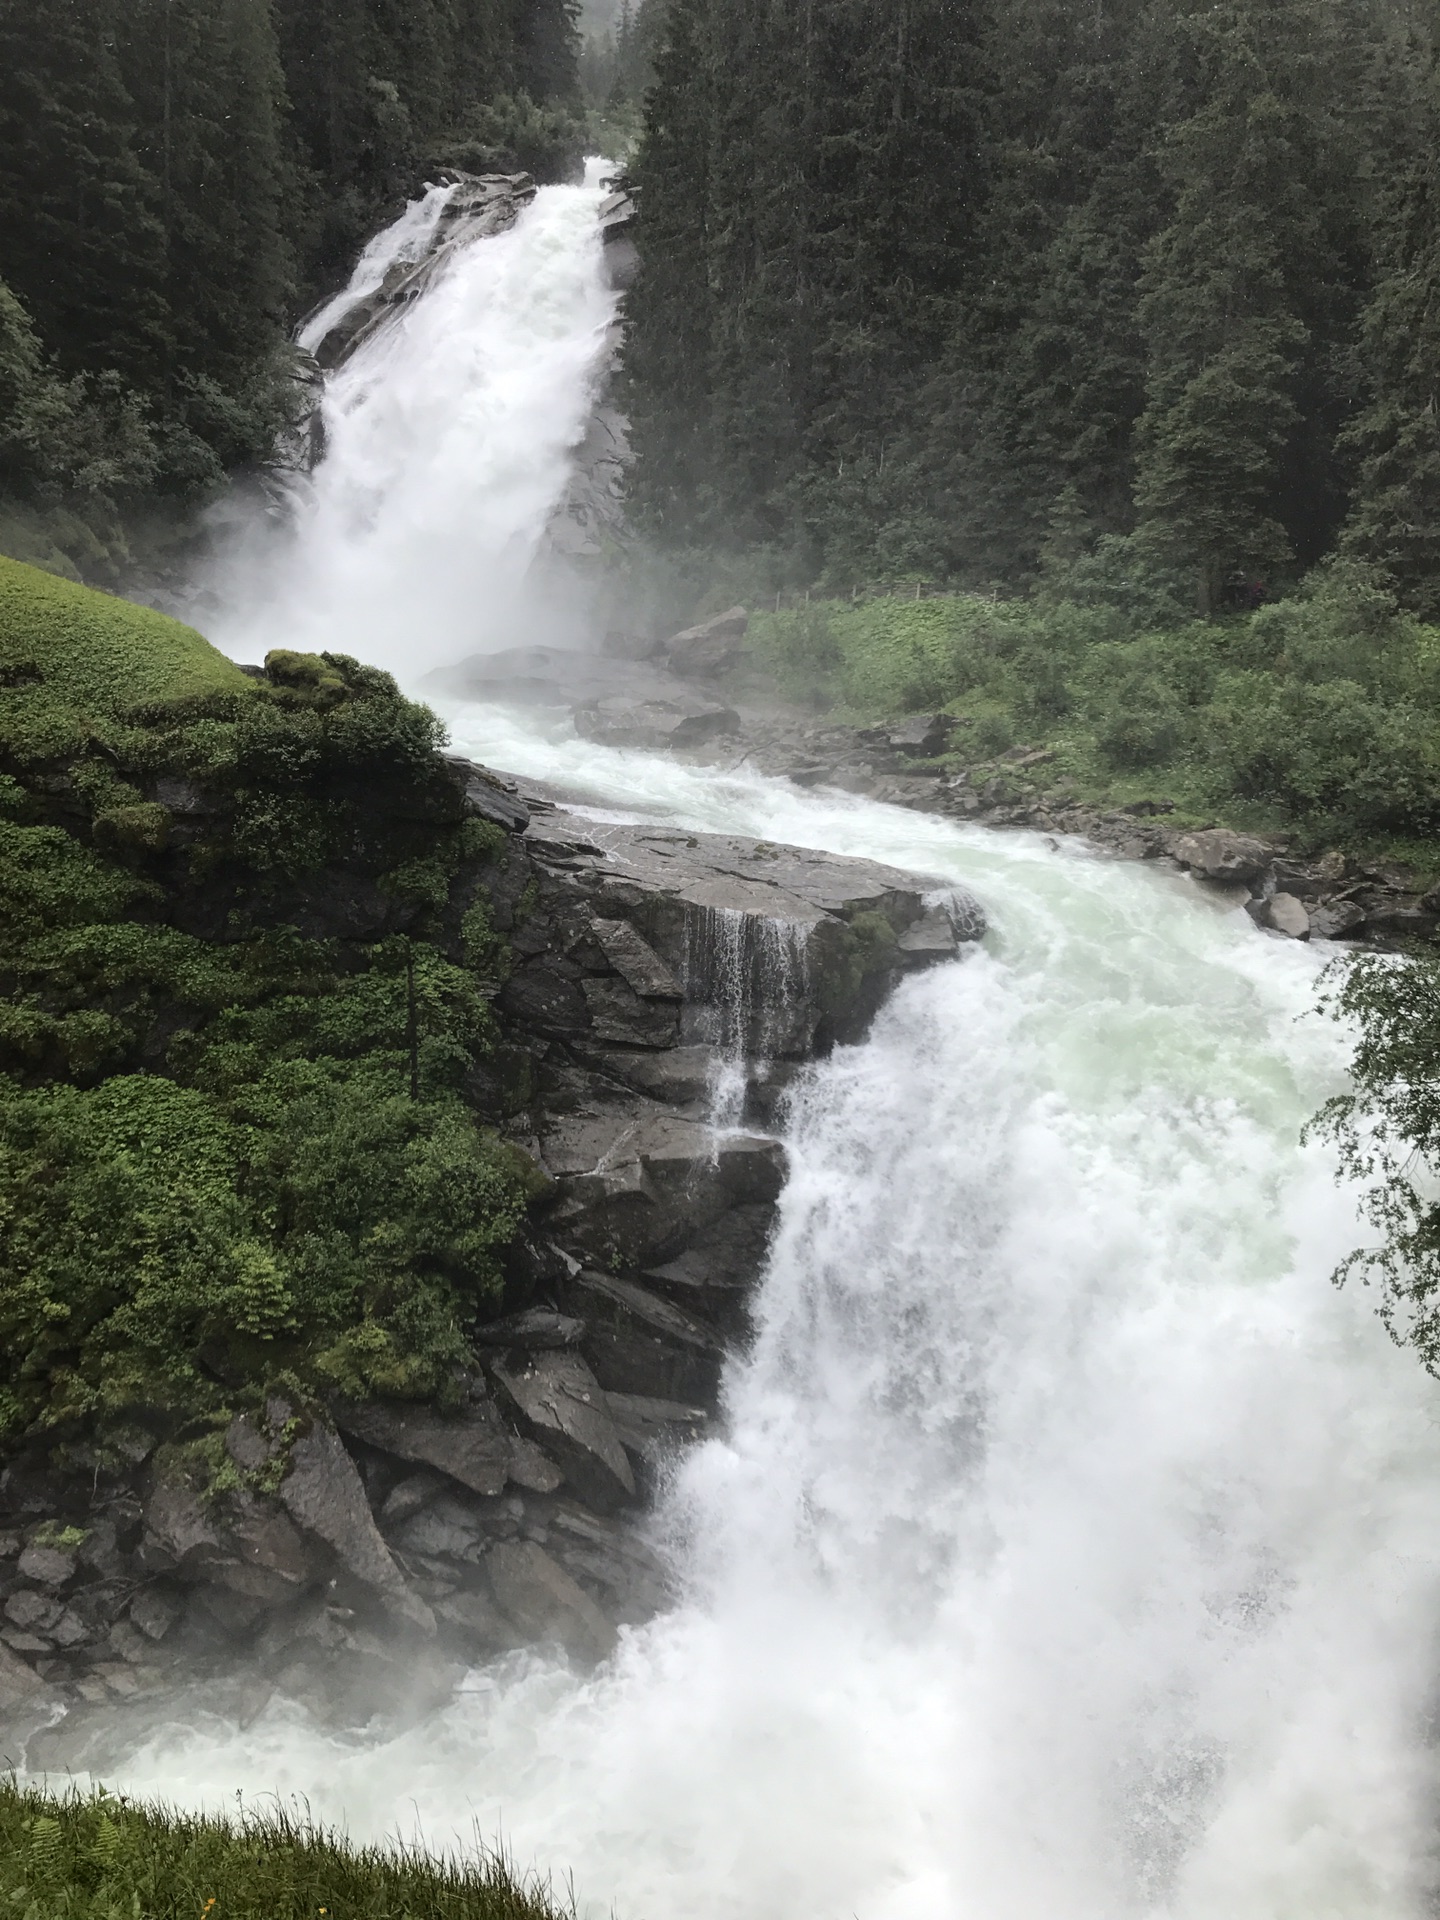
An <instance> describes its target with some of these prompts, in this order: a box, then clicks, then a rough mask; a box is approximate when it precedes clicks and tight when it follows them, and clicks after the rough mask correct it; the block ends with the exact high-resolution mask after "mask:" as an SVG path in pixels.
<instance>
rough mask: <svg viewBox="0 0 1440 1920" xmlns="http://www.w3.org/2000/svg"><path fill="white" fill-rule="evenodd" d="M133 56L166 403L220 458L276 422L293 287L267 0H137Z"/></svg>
mask: <svg viewBox="0 0 1440 1920" xmlns="http://www.w3.org/2000/svg"><path fill="white" fill-rule="evenodd" d="M123 57H124V64H125V70H126V76H127V79H128V82H129V88H130V92H131V95H132V97H133V98H134V100H135V103H136V109H137V113H138V116H139V119H140V123H141V130H140V135H139V146H140V151H141V155H142V157H143V159H144V160H145V161H146V162H147V163H148V166H149V168H150V171H151V172H152V174H153V175H154V176H155V177H156V178H157V179H158V181H159V183H160V197H159V209H158V211H159V216H160V220H161V225H162V228H163V230H164V237H165V256H166V292H167V295H168V300H169V306H170V316H171V319H170V327H171V335H172V338H173V340H174V342H175V347H174V353H173V356H172V359H171V363H170V366H169V368H168V370H167V373H168V378H167V384H166V389H165V399H166V403H167V408H168V409H169V410H170V411H171V412H172V413H173V414H174V415H175V416H176V417H177V418H178V419H180V420H182V421H183V422H184V423H185V425H186V427H187V428H188V430H189V431H190V432H191V433H192V434H193V435H194V436H195V437H196V438H197V439H198V440H199V441H200V442H202V443H203V444H204V445H205V446H207V447H208V448H209V449H210V450H211V453H212V455H213V457H214V460H215V463H216V465H217V467H218V468H223V467H224V466H228V465H233V464H234V463H235V462H237V461H239V460H242V459H246V458H252V457H255V456H256V455H258V454H260V453H261V452H262V451H263V449H264V447H265V445H266V444H267V443H268V441H269V440H270V438H271V437H272V435H273V431H274V418H273V408H272V407H271V406H269V405H267V404H266V402H267V400H268V398H269V378H268V376H269V370H270V366H271V362H272V359H273V355H274V351H275V346H276V342H277V340H278V338H279V337H280V332H281V329H282V327H283V324H284V318H285V309H286V302H287V298H288V295H289V291H290V248H289V244H288V240H287V237H286V235H285V232H284V218H285V195H286V193H287V190H288V189H289V187H290V184H291V183H290V180H289V177H288V171H287V167H286V163H285V160H284V156H283V147H282V141H283V116H284V113H285V109H286V101H285V93H284V81H283V76H282V74H281V71H280V61H279V54H278V49H277V46H276V41H275V34H274V27H273V23H272V20H271V16H270V7H269V0H130V13H129V17H128V19H127V23H126V33H125V40H124V48H123ZM196 477H199V476H198V475H197V476H196Z"/></svg>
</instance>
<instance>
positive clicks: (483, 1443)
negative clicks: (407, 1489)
mask: <svg viewBox="0 0 1440 1920" xmlns="http://www.w3.org/2000/svg"><path fill="white" fill-rule="evenodd" d="M332 1412H333V1415H334V1419H335V1424H336V1426H337V1427H338V1428H339V1429H340V1431H341V1432H342V1433H344V1434H348V1435H350V1436H351V1437H352V1438H353V1439H356V1440H363V1441H364V1442H365V1444H366V1445H367V1446H370V1447H377V1448H378V1449H379V1450H380V1451H381V1452H382V1453H388V1454H393V1455H394V1456H395V1458H396V1459H397V1460H409V1461H413V1462H414V1463H415V1464H416V1465H418V1466H426V1467H435V1468H438V1469H439V1471H440V1472H441V1473H444V1474H448V1475H449V1476H450V1478H451V1479H452V1480H458V1481H459V1482H460V1484H461V1486H462V1487H469V1488H470V1489H471V1491H472V1492H474V1493H484V1494H495V1493H503V1492H504V1490H505V1483H506V1481H507V1480H508V1479H509V1477H510V1457H511V1438H510V1435H509V1434H508V1433H507V1432H506V1431H505V1428H504V1427H503V1426H502V1424H501V1422H500V1420H499V1418H498V1416H497V1415H496V1412H495V1409H494V1408H493V1407H492V1406H491V1405H490V1404H489V1402H488V1401H485V1400H481V1401H479V1402H476V1401H474V1400H470V1401H467V1403H466V1404H465V1405H464V1406H463V1407H462V1408H460V1409H459V1410H458V1411H457V1412H455V1413H454V1414H451V1415H446V1414H441V1413H437V1412H436V1411H435V1410H434V1409H433V1408H432V1407H427V1406H422V1405H420V1404H418V1403H416V1402H414V1401H393V1400H392V1401H368V1402H366V1403H365V1404H364V1405H361V1406H354V1405H346V1404H339V1405H336V1406H335V1407H334V1408H333V1409H332Z"/></svg>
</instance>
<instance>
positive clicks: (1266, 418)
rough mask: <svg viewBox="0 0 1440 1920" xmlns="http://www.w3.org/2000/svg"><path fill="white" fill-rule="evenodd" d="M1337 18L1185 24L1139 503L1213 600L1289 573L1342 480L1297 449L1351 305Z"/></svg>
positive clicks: (1287, 9) (1241, 12) (1232, 18)
mask: <svg viewBox="0 0 1440 1920" xmlns="http://www.w3.org/2000/svg"><path fill="white" fill-rule="evenodd" d="M1336 21H1337V9H1336V8H1335V7H1334V6H1332V5H1330V4H1329V0H1315V4H1308V3H1307V0H1258V3H1257V0H1226V3H1225V4H1221V5H1217V6H1212V7H1208V8H1206V9H1204V10H1203V11H1202V12H1196V13H1193V14H1189V15H1182V16H1181V17H1180V18H1179V20H1178V22H1177V27H1178V58H1177V69H1178V81H1179V89H1180V99H1179V101H1178V102H1177V106H1178V109H1179V110H1178V112H1177V113H1176V117H1175V118H1174V120H1173V122H1172V124H1171V126H1170V128H1169V131H1168V134H1167V137H1166V140H1165V143H1164V146H1163V148H1162V152H1161V168H1162V172H1163V174H1164V176H1165V179H1166V182H1167V184H1168V187H1169V189H1170V192H1171V194H1172V195H1173V211H1172V213H1171V215H1170V218H1169V220H1168V222H1167V224H1166V225H1165V227H1164V228H1163V230H1162V231H1161V232H1159V233H1158V234H1157V235H1156V237H1155V238H1154V239H1153V240H1152V241H1151V243H1150V245H1149V247H1148V248H1147V250H1146V255H1145V261H1144V274H1143V279H1142V283H1141V298H1140V303H1139V318H1140V322H1141V325H1142V327H1143V329H1144V333H1145V339H1146V345H1147V354H1148V370H1147V382H1146V407H1145V413H1144V415H1143V417H1142V419H1141V421H1140V423H1139V427H1138V430H1137V447H1138V461H1137V475H1136V485H1135V503H1136V509H1137V520H1138V537H1139V540H1140V542H1141V547H1142V550H1143V551H1145V552H1146V553H1148V554H1150V555H1152V556H1153V557H1154V558H1155V559H1157V560H1159V561H1160V562H1162V563H1164V564H1166V565H1168V566H1171V567H1174V568H1180V569H1184V570H1187V571H1190V572H1191V573H1192V577H1194V578H1195V580H1196V590H1197V604H1198V606H1199V608H1200V609H1201V610H1202V611H1203V612H1205V613H1207V614H1210V613H1214V612H1217V611H1219V610H1220V609H1221V608H1222V606H1223V605H1224V604H1225V602H1226V599H1227V595H1229V594H1231V593H1232V592H1234V591H1235V590H1236V589H1237V587H1239V586H1240V585H1241V583H1242V582H1244V583H1248V590H1249V591H1252V592H1253V591H1254V583H1255V582H1256V581H1262V582H1269V581H1271V580H1273V578H1274V577H1275V575H1276V574H1277V572H1280V571H1283V570H1284V569H1285V568H1286V567H1287V566H1288V565H1289V564H1290V563H1291V561H1292V560H1293V559H1294V557H1295V553H1296V548H1297V545H1298V544H1299V540H1300V538H1301V537H1304V538H1306V539H1307V540H1309V541H1312V542H1313V541H1315V540H1316V538H1317V534H1316V525H1317V523H1321V522H1323V520H1324V517H1325V514H1326V511H1327V501H1326V496H1327V494H1328V493H1329V492H1330V477H1329V476H1328V475H1327V474H1325V473H1324V472H1320V471H1316V470H1315V469H1314V467H1313V466H1312V464H1311V463H1307V462H1306V461H1304V460H1301V459H1297V458H1296V449H1297V446H1298V445H1299V444H1302V443H1303V435H1304V429H1305V426H1306V423H1307V418H1308V417H1309V415H1310V413H1311V412H1312V411H1313V410H1315V409H1317V408H1318V407H1319V405H1320V404H1321V401H1320V397H1319V394H1317V389H1319V390H1322V391H1323V387H1324V379H1323V367H1324V363H1325V359H1326V354H1327V348H1328V347H1329V345H1330V344H1331V343H1330V342H1329V341H1328V340H1327V339H1326V338H1325V331H1326V329H1327V328H1328V329H1334V328H1335V327H1336V326H1337V325H1338V326H1342V327H1343V325H1344V323H1345V318H1346V311H1345V308H1346V303H1345V300H1344V298H1343V297H1342V289H1341V288H1340V286H1339V284H1338V283H1339V282H1340V281H1341V279H1342V275H1343V266H1342V263H1340V262H1339V261H1338V260H1337V258H1336V248H1335V244H1334V238H1333V235H1332V234H1331V233H1330V232H1329V230H1328V228H1327V221H1326V209H1325V207H1324V205H1323V195H1321V196H1317V194H1316V185H1317V182H1321V181H1324V180H1325V179H1326V178H1327V176H1332V177H1333V168H1334V167H1335V165H1336V164H1337V161H1339V162H1340V163H1343V156H1337V157H1336V158H1335V159H1328V160H1327V159H1326V158H1325V157H1324V156H1323V155H1322V151H1321V138H1320V136H1321V133H1322V130H1323V129H1324V128H1325V127H1326V125H1327V121H1326V119H1325V118H1324V117H1323V116H1322V109H1323V108H1325V107H1328V106H1330V105H1332V104H1333V102H1334V100H1335V98H1336V97H1337V93H1338V89H1339V87H1340V85H1341V75H1340V74H1339V73H1338V72H1337V71H1336V70H1335V65H1336V63H1335V61H1334V58H1333V56H1334V54H1335V50H1336V46H1337V41H1336V37H1335V34H1334V31H1333V29H1334V27H1335V24H1336ZM1327 56H1329V58H1328V60H1327ZM1335 124H1336V123H1335V120H1334V118H1333V116H1332V117H1331V118H1330V119H1329V121H1328V125H1329V127H1330V128H1331V129H1333V128H1334V127H1335ZM1307 390H1308V394H1309V398H1310V403H1311V404H1310V407H1309V408H1308V409H1307V407H1306V406H1305V405H1304V404H1303V403H1304V401H1305V400H1306V397H1307ZM1287 488H1288V489H1289V490H1290V496H1291V497H1289V498H1287ZM1323 537H1324V536H1323V533H1321V534H1320V535H1319V539H1320V540H1321V541H1323Z"/></svg>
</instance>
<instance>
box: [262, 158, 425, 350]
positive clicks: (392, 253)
mask: <svg viewBox="0 0 1440 1920" xmlns="http://www.w3.org/2000/svg"><path fill="white" fill-rule="evenodd" d="M454 192H455V188H454V186H453V184H452V185H448V186H428V187H426V189H425V191H424V192H423V193H422V194H421V195H420V197H419V198H418V199H416V200H412V201H411V202H410V204H409V205H408V206H407V207H406V209H405V211H404V212H403V213H402V214H401V215H400V217H399V219H398V220H395V221H392V223H391V224H390V225H389V226H388V227H382V228H381V230H380V232H379V233H377V234H376V236H375V238H374V239H373V240H372V241H371V242H370V244H369V245H368V246H367V247H366V248H365V250H364V252H363V253H362V254H361V255H360V258H359V260H358V261H357V262H356V264H355V271H354V272H353V273H352V274H351V276H350V279H349V283H348V284H347V285H346V286H345V287H344V288H343V289H342V290H341V291H340V292H339V293H337V294H336V295H335V296H334V298H333V299H331V300H327V301H325V302H324V304H323V305H322V306H319V307H317V308H316V310H315V311H314V313H312V314H311V315H310V316H309V318H308V319H307V320H305V322H304V323H303V324H302V326H301V327H300V330H299V332H298V333H297V334H296V336H295V344H296V345H297V346H299V347H303V348H304V349H305V351H306V352H307V353H313V352H314V350H315V349H316V347H318V346H319V344H320V342H321V341H322V340H323V339H324V338H325V336H326V334H327V333H329V331H330V329H331V328H332V327H333V326H335V325H336V324H337V323H338V322H339V321H341V320H343V319H344V317H345V315H346V314H347V313H349V312H350V311H351V309H352V308H353V307H357V306H359V304H360V302H361V301H362V300H364V299H366V298H368V296H369V295H370V294H372V293H374V292H375V290H376V288H377V287H379V285H380V284H381V282H382V281H383V280H384V278H385V276H386V274H387V273H389V271H390V269H391V268H392V267H398V266H402V265H405V264H406V263H408V262H411V261H419V260H423V259H424V257H425V254H426V253H427V251H428V250H429V247H430V242H431V241H432V240H433V239H434V237H435V229H436V228H437V227H438V226H439V224H440V219H441V216H442V215H443V213H444V211H445V208H446V206H447V205H448V204H449V201H450V199H451V196H452V195H453V194H454Z"/></svg>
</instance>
